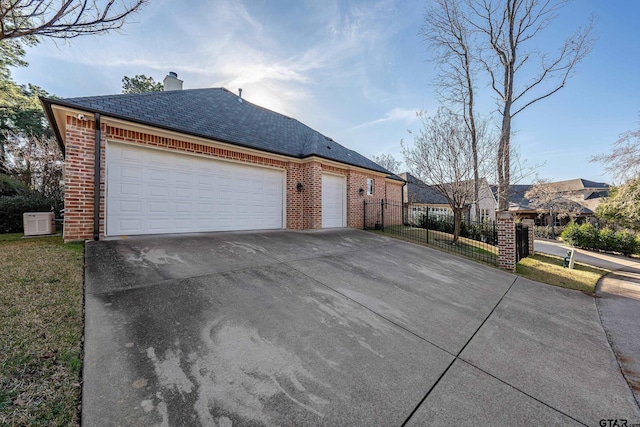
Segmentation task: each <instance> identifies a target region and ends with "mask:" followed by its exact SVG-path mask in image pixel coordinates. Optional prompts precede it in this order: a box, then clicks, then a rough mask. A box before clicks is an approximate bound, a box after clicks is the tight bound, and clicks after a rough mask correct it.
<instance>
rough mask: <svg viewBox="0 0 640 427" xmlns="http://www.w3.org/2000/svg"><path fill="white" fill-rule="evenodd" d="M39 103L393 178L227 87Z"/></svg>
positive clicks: (304, 126) (328, 139)
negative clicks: (336, 163) (330, 162)
mask: <svg viewBox="0 0 640 427" xmlns="http://www.w3.org/2000/svg"><path fill="white" fill-rule="evenodd" d="M41 101H42V103H43V104H44V106H45V110H48V112H49V113H50V111H51V105H61V106H66V107H71V108H76V109H81V110H85V111H88V112H93V113H100V114H102V115H105V116H110V117H114V118H119V119H124V120H127V121H131V122H136V123H140V124H145V125H150V126H153V127H158V128H162V129H166V130H172V131H177V132H180V133H184V134H188V135H193V136H198V137H203V138H206V139H212V140H216V141H221V142H226V143H229V144H233V145H239V146H242V147H247V148H254V149H258V150H262V151H267V152H270V153H274V154H282V155H285V156H291V157H297V158H305V157H310V156H319V157H322V158H326V159H329V160H334V161H337V162H340V163H346V164H349V165H352V166H359V167H362V168H365V169H369V170H373V171H376V172H382V173H386V174H389V175H391V172H389V171H388V170H386V169H385V168H383V167H382V166H380V165H378V164H376V163H375V162H373V161H372V160H370V159H368V158H366V157H364V156H362V155H361V154H359V153H357V152H355V151H353V150H349V149H348V148H346V147H344V146H342V145H340V144H338V143H337V142H335V141H334V140H332V139H331V138H328V137H326V136H324V135H322V134H321V133H319V132H317V131H315V130H313V129H311V128H310V127H308V126H307V125H305V124H303V123H301V122H299V121H298V120H296V119H293V118H291V117H287V116H285V115H282V114H279V113H276V112H274V111H271V110H268V109H266V108H263V107H260V106H258V105H255V104H252V103H251V102H248V101H246V100H245V99H240V98H239V97H238V96H237V95H235V94H233V93H231V92H229V91H228V90H227V89H224V88H210V89H189V90H175V91H166V92H147V93H139V94H118V95H104V96H89V97H82V98H66V99H46V98H42V99H41ZM48 117H50V118H51V117H53V115H52V114H48ZM52 125H55V124H54V123H52ZM395 178H397V177H395Z"/></svg>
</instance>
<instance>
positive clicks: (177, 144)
mask: <svg viewBox="0 0 640 427" xmlns="http://www.w3.org/2000/svg"><path fill="white" fill-rule="evenodd" d="M101 128H102V129H101V131H102V133H101V134H102V141H101V145H100V146H101V171H100V177H101V181H100V192H101V197H100V237H101V238H102V237H104V224H105V217H104V212H105V198H104V195H105V161H106V158H105V153H106V141H107V140H109V141H121V142H128V143H135V144H136V145H140V146H148V147H157V148H162V149H165V150H174V151H176V152H186V153H193V154H197V155H201V156H208V157H211V158H216V159H227V160H234V161H241V162H244V163H250V164H255V165H262V166H270V167H276V168H281V169H283V170H285V171H286V199H287V200H286V207H285V210H286V224H285V226H286V228H287V229H317V228H321V227H322V172H323V171H325V172H331V173H335V174H340V175H343V176H346V178H347V189H346V190H347V227H357V228H361V227H362V223H363V202H362V200H363V199H365V198H367V197H369V198H372V197H374V198H382V197H386V198H389V197H390V195H389V194H392V197H397V200H398V201H400V197H401V195H400V191H401V190H399V189H397V190H396V189H395V187H398V188H401V186H395V185H389V183H387V184H386V185H385V178H384V177H382V176H379V175H375V174H373V173H371V174H368V173H366V172H365V171H361V170H353V169H349V168H348V167H347V166H345V167H344V168H339V167H336V166H332V165H325V164H323V163H321V162H320V161H310V162H296V161H287V160H279V159H274V158H270V157H268V156H260V155H255V154H247V153H243V152H238V151H234V150H232V149H225V148H221V147H215V146H212V145H208V144H203V143H197V142H192V141H185V140H180V139H174V138H169V137H165V136H159V135H152V134H148V133H143V132H138V131H132V130H128V129H122V128H118V127H115V126H111V125H108V124H105V123H103V124H102V126H101ZM94 146H95V123H94V122H93V121H91V120H88V121H80V120H78V119H76V118H75V117H72V116H67V127H66V135H65V148H66V153H65V179H64V181H65V221H64V239H65V241H73V240H84V239H91V238H93V213H94V205H93V203H94ZM367 178H373V179H374V195H373V196H367V194H366V188H367ZM298 183H301V184H302V191H300V192H299V191H298ZM360 188H363V189H364V190H365V194H364V195H363V196H360V194H359V189H360Z"/></svg>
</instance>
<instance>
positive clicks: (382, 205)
mask: <svg viewBox="0 0 640 427" xmlns="http://www.w3.org/2000/svg"><path fill="white" fill-rule="evenodd" d="M380 215H382V224H381V226H382V231H384V199H380Z"/></svg>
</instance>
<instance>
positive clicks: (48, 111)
mask: <svg viewBox="0 0 640 427" xmlns="http://www.w3.org/2000/svg"><path fill="white" fill-rule="evenodd" d="M38 99H39V100H40V104H41V105H42V109H43V110H44V114H45V116H46V117H47V120H48V121H49V124H50V125H51V128H52V129H53V134H54V136H55V137H56V141H57V142H58V147H60V151H62V155H63V156H64V155H65V147H64V139H63V138H62V134H61V133H60V128H59V127H58V122H57V120H56V118H55V116H54V114H53V108H51V105H52V104H53V101H54V100H53V99H50V98H45V97H43V96H40V97H38Z"/></svg>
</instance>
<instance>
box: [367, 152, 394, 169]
mask: <svg viewBox="0 0 640 427" xmlns="http://www.w3.org/2000/svg"><path fill="white" fill-rule="evenodd" d="M371 160H373V161H374V162H376V163H377V164H379V165H380V166H382V167H383V168H385V169H386V170H388V171H389V172H393V173H399V172H400V166H401V165H402V162H400V161H398V160H396V158H395V157H393V155H391V154H384V153H381V154H374V155H373V156H371Z"/></svg>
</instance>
